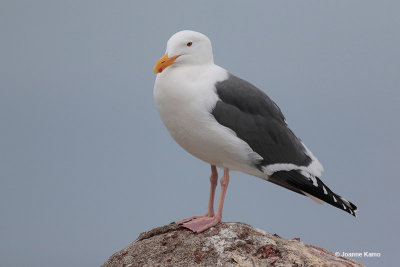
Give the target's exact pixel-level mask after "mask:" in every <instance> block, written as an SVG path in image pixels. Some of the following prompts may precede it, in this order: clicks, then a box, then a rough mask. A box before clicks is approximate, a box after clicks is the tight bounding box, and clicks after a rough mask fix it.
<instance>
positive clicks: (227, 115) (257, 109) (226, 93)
mask: <svg viewBox="0 0 400 267" xmlns="http://www.w3.org/2000/svg"><path fill="white" fill-rule="evenodd" d="M215 87H216V89H217V90H216V92H217V94H218V96H219V98H220V100H219V101H218V102H217V103H216V105H215V107H214V109H213V110H212V115H213V116H214V117H215V119H216V120H217V121H218V123H220V124H222V125H224V126H225V127H228V128H230V129H232V130H233V131H234V132H235V133H236V134H237V136H238V137H239V138H241V139H242V140H244V141H245V142H246V143H247V144H249V146H250V147H251V148H252V149H253V150H254V151H255V152H257V153H258V154H259V155H261V156H262V157H263V160H262V161H261V162H257V163H256V166H257V167H258V168H259V169H261V168H262V167H263V166H266V165H269V164H274V163H292V164H295V165H298V166H308V165H309V164H310V162H311V159H310V157H309V156H308V155H307V154H306V153H305V148H304V146H303V144H302V143H301V141H300V140H299V139H298V138H297V137H296V136H295V135H294V133H293V132H292V131H291V130H290V129H289V127H288V126H287V124H286V122H285V117H284V116H283V114H282V112H281V110H280V109H279V107H278V106H277V105H276V104H275V103H274V102H273V101H272V100H271V99H270V98H269V97H268V96H267V95H266V94H265V93H264V92H262V91H260V90H259V89H257V88H256V87H255V86H254V85H252V84H250V83H249V82H247V81H245V80H242V79H240V78H238V77H236V76H234V75H232V74H230V75H229V78H228V79H226V80H224V81H221V82H218V83H217V84H216V85H215Z"/></svg>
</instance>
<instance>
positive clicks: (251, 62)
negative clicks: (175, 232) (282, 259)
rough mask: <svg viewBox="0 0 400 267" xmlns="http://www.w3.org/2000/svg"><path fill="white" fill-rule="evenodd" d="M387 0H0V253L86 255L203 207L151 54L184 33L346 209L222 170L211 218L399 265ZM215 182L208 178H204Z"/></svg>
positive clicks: (394, 58)
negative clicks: (220, 199)
mask: <svg viewBox="0 0 400 267" xmlns="http://www.w3.org/2000/svg"><path fill="white" fill-rule="evenodd" d="M399 8H400V4H399V2H398V1H258V2H255V1H254V2H253V1H229V2H228V1H198V2H196V3H194V1H50V0H49V1H42V0H40V1H13V0H8V1H6V0H2V1H1V3H0V33H1V37H0V38H1V40H0V216H1V219H0V265H1V266H99V265H101V264H102V263H103V262H104V261H106V260H107V258H108V257H109V256H111V255H112V254H113V253H114V252H116V251H118V250H120V249H122V248H124V247H125V246H127V245H129V244H130V243H131V242H132V241H134V240H135V239H136V238H137V236H138V235H139V233H140V232H143V231H147V230H150V229H152V228H153V227H156V226H161V225H164V224H167V223H170V222H172V221H174V220H177V219H181V218H183V217H187V216H190V215H198V214H203V213H204V212H205V210H206V207H207V200H208V192H209V179H208V178H209V174H210V169H209V165H208V164H206V163H204V162H201V161H200V160H197V159H196V158H194V157H192V156H191V155H189V154H187V153H186V152H185V151H184V150H183V149H181V148H180V147H179V146H178V145H177V144H176V143H175V142H174V141H173V140H172V138H171V137H170V136H169V134H168V132H167V131H166V129H165V127H164V125H163V124H162V122H161V120H160V119H159V117H158V114H157V112H156V109H155V106H154V103H153V84H154V79H155V76H154V74H153V66H154V63H155V62H156V61H157V60H158V59H159V58H160V57H161V56H163V54H164V52H165V47H166V42H167V40H168V38H169V37H170V36H171V35H172V34H174V33H175V32H177V31H179V30H183V29H191V30H196V31H200V32H202V33H204V34H206V35H207V36H209V37H210V39H211V41H212V43H213V49H214V59H215V62H216V63H217V64H219V65H221V66H223V67H225V68H226V69H228V70H229V71H231V72H232V73H234V74H236V75H237V76H239V77H242V78H244V79H246V80H248V81H250V82H252V83H253V84H254V85H256V86H257V87H259V88H260V89H262V90H264V91H265V92H266V93H267V94H268V95H269V96H270V97H271V98H272V99H273V100H274V101H275V102H276V103H277V104H278V105H279V106H280V107H281V109H282V111H283V113H284V114H285V116H286V118H287V121H288V123H289V125H290V126H291V128H292V130H293V131H294V132H295V133H296V134H297V135H298V136H299V137H300V138H301V139H302V140H303V141H304V142H305V143H306V144H307V146H308V147H309V148H310V149H311V151H313V153H314V154H315V155H316V156H317V157H318V158H319V160H320V161H321V162H322V164H323V165H324V167H325V172H324V175H323V177H322V180H323V181H324V182H325V183H326V184H327V185H328V186H330V187H331V189H332V190H333V191H335V192H336V193H338V194H340V195H342V196H344V197H345V198H347V199H349V200H351V201H352V202H354V203H355V204H356V205H357V206H358V207H359V213H358V218H357V219H355V218H353V217H352V216H350V215H349V214H347V213H345V212H343V211H341V210H339V209H336V208H334V207H332V206H330V205H327V204H325V205H317V204H316V203H314V202H313V201H311V200H310V199H308V198H306V197H303V196H300V195H298V194H295V193H293V192H291V191H288V190H286V189H284V188H281V187H278V186H276V185H273V184H271V183H268V182H265V181H263V180H261V179H258V178H255V177H251V176H249V175H245V174H241V173H233V174H232V175H231V183H230V184H229V188H228V193H227V197H226V201H225V207H224V218H223V220H224V221H228V222H235V221H241V222H246V223H248V224H251V225H253V226H255V227H257V228H261V229H264V230H266V231H268V232H270V233H277V234H279V235H280V236H282V237H285V238H294V237H300V238H301V240H302V241H304V242H306V243H309V244H313V245H316V246H321V247H323V248H326V249H328V250H331V251H334V252H335V251H340V252H343V251H344V252H364V251H369V252H379V253H381V254H382V256H381V257H380V258H372V259H370V258H355V260H358V261H360V262H361V263H363V264H367V265H368V266H396V264H398V261H399V259H398V256H397V255H398V254H399V251H398V249H399V246H398V237H399V224H400V219H399V204H400V203H399V199H398V190H399V186H400V183H399V171H398V166H399V160H400V156H399V155H400V142H399V141H398V140H399V135H400V127H399V115H400V104H399V102H400V91H399V90H400V53H399V47H400V16H399V10H400V9H399ZM217 190H218V191H217V194H219V187H218V189H217Z"/></svg>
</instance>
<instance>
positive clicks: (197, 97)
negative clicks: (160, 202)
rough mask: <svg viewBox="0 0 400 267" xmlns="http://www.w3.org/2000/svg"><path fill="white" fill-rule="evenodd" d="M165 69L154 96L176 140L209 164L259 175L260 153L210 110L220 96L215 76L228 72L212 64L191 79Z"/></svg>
mask: <svg viewBox="0 0 400 267" xmlns="http://www.w3.org/2000/svg"><path fill="white" fill-rule="evenodd" d="M164 72H165V73H164ZM164 72H163V73H162V74H159V75H158V77H157V80H156V83H155V86H154V100H155V103H156V106H157V109H158V112H159V114H160V117H161V119H162V121H163V123H164V124H165V126H166V127H167V129H168V131H169V133H170V134H171V136H172V137H173V138H174V140H175V141H176V142H177V143H178V144H179V145H180V146H182V147H183V148H184V149H185V150H186V151H188V152H189V153H191V154H192V155H194V156H195V157H197V158H199V159H201V160H203V161H206V162H208V163H210V164H213V165H216V166H219V167H226V168H229V169H232V170H237V171H242V172H247V173H250V174H253V175H257V176H259V175H260V172H259V171H258V170H257V169H256V168H255V167H254V166H253V164H252V162H254V161H255V160H259V159H261V157H260V156H259V155H258V154H257V153H255V152H253V150H252V149H251V148H250V147H249V146H248V145H247V143H245V142H244V141H243V140H241V139H239V138H238V137H237V136H236V134H235V133H234V132H233V131H232V130H230V129H229V128H226V127H224V126H222V125H220V124H219V123H218V122H217V121H216V120H215V118H214V117H213V116H212V114H210V112H211V111H212V108H213V107H214V105H215V103H216V102H217V100H218V96H217V94H216V93H215V91H214V90H215V89H214V84H215V80H224V79H225V78H226V77H227V72H226V71H225V70H224V69H222V68H219V67H217V66H215V65H213V69H212V70H211V71H204V73H203V75H197V77H199V76H200V77H201V80H193V79H191V77H190V76H187V75H184V74H183V73H181V72H180V70H179V69H178V68H176V69H170V68H168V69H166V70H165V71H164ZM197 74H198V73H197ZM211 75H212V76H213V77H210V76H211ZM215 76H218V77H215ZM178 77H179V78H178ZM181 77H187V79H185V80H182V78H181ZM207 81H208V82H207ZM211 81H213V82H211Z"/></svg>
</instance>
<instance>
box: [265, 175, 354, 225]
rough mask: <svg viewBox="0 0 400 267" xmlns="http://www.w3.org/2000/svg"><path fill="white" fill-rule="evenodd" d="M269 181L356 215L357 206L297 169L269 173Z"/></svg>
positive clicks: (315, 178)
mask: <svg viewBox="0 0 400 267" xmlns="http://www.w3.org/2000/svg"><path fill="white" fill-rule="evenodd" d="M270 181H271V182H273V183H276V184H278V185H281V186H284V187H286V188H288V189H290V190H292V191H295V192H297V193H300V194H303V195H306V194H309V195H311V196H313V197H315V198H317V199H320V200H322V201H324V202H326V203H328V204H331V205H332V206H334V207H336V208H339V209H341V210H344V211H346V212H347V213H349V214H351V215H353V216H354V217H357V215H356V212H357V206H356V205H354V204H353V203H351V202H350V201H348V200H346V199H345V198H343V197H341V196H339V195H338V194H336V193H334V192H333V191H332V190H330V189H329V187H328V186H326V185H325V184H324V183H323V182H322V181H321V180H320V179H319V178H318V177H314V176H313V177H312V178H307V177H305V176H304V175H303V174H301V172H300V171H297V170H291V171H278V172H275V173H274V174H272V175H271V179H270ZM305 193H306V194H305Z"/></svg>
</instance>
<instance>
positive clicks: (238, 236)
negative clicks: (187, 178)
mask: <svg viewBox="0 0 400 267" xmlns="http://www.w3.org/2000/svg"><path fill="white" fill-rule="evenodd" d="M102 266H103V267H111V266H118V267H139V266H140V267H145V266H146V267H150V266H151V267H153V266H154V267H157V266H171V267H179V266H182V267H183V266H185V267H186V266H223V267H231V266H243V267H256V266H347V267H351V266H363V265H361V264H359V263H358V262H356V261H353V260H351V259H347V258H343V257H339V256H335V254H334V253H332V252H330V251H327V250H325V249H322V248H319V247H315V246H312V245H307V244H305V243H303V242H300V239H299V238H295V239H293V240H287V239H284V238H281V237H279V236H278V235H271V234H269V233H267V232H264V231H262V230H259V229H256V228H253V227H251V226H250V225H248V224H245V223H219V224H218V225H217V226H215V227H212V228H210V229H208V230H207V231H205V232H203V233H201V234H196V233H192V232H191V231H190V230H187V229H185V228H183V227H181V226H179V225H177V224H175V223H171V224H169V225H165V226H161V227H158V228H155V229H153V230H150V231H148V232H144V233H141V234H140V235H139V237H138V239H137V240H136V241H134V242H133V243H132V244H130V245H129V246H128V247H126V248H124V249H123V250H121V251H119V252H116V253H114V255H112V256H111V257H110V258H109V259H108V260H107V261H106V262H105V263H104V264H103V265H102Z"/></svg>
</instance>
